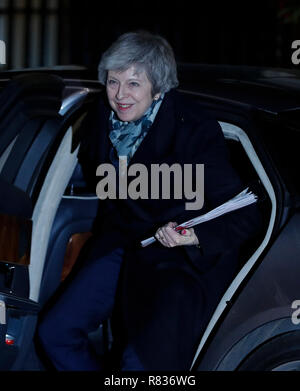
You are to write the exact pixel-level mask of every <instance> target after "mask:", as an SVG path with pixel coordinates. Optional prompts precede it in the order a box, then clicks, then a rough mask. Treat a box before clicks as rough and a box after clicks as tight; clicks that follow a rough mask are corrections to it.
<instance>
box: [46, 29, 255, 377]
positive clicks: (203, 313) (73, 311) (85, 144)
mask: <svg viewBox="0 0 300 391" xmlns="http://www.w3.org/2000/svg"><path fill="white" fill-rule="evenodd" d="M99 80H100V82H102V83H103V84H104V85H105V86H106V94H105V95H106V96H101V97H100V99H99V100H98V101H97V102H95V104H94V107H93V108H92V109H91V111H90V113H89V114H88V116H87V117H86V119H85V122H84V124H83V127H84V130H85V138H84V140H83V141H82V145H81V149H80V153H79V161H80V163H81V165H82V168H83V171H84V173H85V176H86V178H87V180H88V181H89V182H90V183H92V186H93V188H94V189H95V187H96V186H97V183H99V181H101V180H103V179H104V178H105V175H104V172H103V171H101V174H102V176H96V175H95V172H96V170H97V168H99V166H100V167H101V165H103V164H108V163H109V164H112V165H113V166H114V167H115V169H116V170H117V172H118V175H119V177H122V175H124V173H123V172H122V167H124V161H125V163H126V162H127V164H128V169H129V168H130V167H133V164H137V163H139V164H142V165H143V167H146V169H147V170H148V172H150V170H151V168H152V167H153V165H154V164H160V165H161V164H163V163H165V164H167V165H168V167H170V166H171V165H173V164H175V163H176V164H179V165H180V167H183V166H184V165H185V164H191V165H192V167H193V172H192V175H193V178H192V179H193V181H194V182H193V183H194V184H195V183H196V182H197V180H198V178H197V177H196V175H197V173H198V171H197V170H196V168H195V167H196V165H197V164H204V176H205V187H204V195H205V196H204V205H203V208H202V209H201V211H200V210H193V209H190V210H187V209H186V201H187V199H186V198H187V197H186V193H185V194H184V196H182V197H177V196H176V194H175V189H174V188H172V189H171V187H172V186H171V185H170V188H169V191H170V194H169V196H168V197H162V196H161V193H160V197H152V198H151V197H148V198H147V197H140V198H137V199H133V198H130V197H128V196H127V197H122V196H119V197H115V193H114V196H113V197H107V198H105V197H101V196H100V198H103V199H101V200H100V202H99V213H98V216H97V218H96V221H95V226H94V235H93V239H92V240H91V241H90V242H89V246H88V251H87V249H86V251H85V257H86V260H85V261H84V263H83V266H82V268H81V269H80V270H79V272H77V273H76V275H75V277H74V278H72V279H71V281H70V283H69V284H68V286H67V288H66V289H65V291H64V293H63V295H62V296H61V297H60V298H59V301H58V302H57V303H56V304H55V305H54V306H53V307H52V308H51V310H50V311H48V313H47V314H46V316H45V317H44V319H43V320H42V323H41V325H40V327H39V336H40V339H41V342H42V345H43V346H44V349H45V350H46V352H47V354H48V355H49V357H50V358H51V360H52V362H53V363H54V365H55V366H56V368H57V369H59V370H98V369H100V367H101V366H100V363H99V360H98V358H97V357H96V356H95V354H94V353H93V350H92V349H90V347H89V342H88V333H89V332H91V331H93V330H95V329H96V328H97V327H98V326H99V324H100V323H101V322H102V321H103V320H105V319H107V318H108V317H110V316H111V315H112V313H113V312H114V317H115V318H114V319H115V324H116V325H117V328H116V329H117V332H118V335H119V336H120V345H119V346H122V349H121V359H120V362H121V364H120V367H121V369H123V370H185V369H188V368H189V366H190V365H191V362H192V359H193V354H194V352H195V349H196V347H197V343H198V342H199V338H200V336H201V333H202V332H203V331H204V328H205V326H206V324H207V322H208V320H209V317H210V316H211V315H212V312H213V310H214V308H215V307H216V305H217V303H218V300H219V299H220V298H221V295H222V293H223V292H224V290H225V288H226V287H227V285H228V284H229V282H230V280H231V279H232V277H233V275H234V273H235V271H236V268H237V263H238V256H239V251H240V248H241V246H242V245H243V244H244V243H245V242H246V241H247V240H248V239H250V238H251V237H253V236H254V235H255V234H257V232H258V229H259V226H260V218H259V214H258V211H257V207H256V205H251V206H249V207H247V208H243V209H241V210H238V211H236V212H233V213H231V214H229V215H225V216H223V217H222V218H218V219H215V220H212V221H210V222H207V223H205V224H201V225H199V226H196V227H195V228H194V229H192V228H191V229H186V230H183V231H181V232H176V231H175V230H174V227H175V226H176V225H177V223H181V222H183V221H186V220H188V219H190V218H192V217H194V216H197V215H199V214H202V213H205V212H206V211H207V210H209V209H211V208H213V207H215V206H217V205H219V204H221V203H223V202H224V201H226V200H228V199H230V198H231V197H233V196H234V195H236V194H237V193H239V192H240V191H241V190H242V189H243V187H244V186H243V185H242V183H241V181H240V179H239V178H238V176H237V174H236V173H235V171H234V170H233V168H232V167H231V165H230V163H229V161H228V157H227V151H226V146H225V142H224V138H223V135H222V131H221V130H220V127H219V125H218V123H217V121H216V120H214V119H212V118H210V117H209V116H208V115H207V113H205V112H204V111H202V110H201V108H200V107H199V106H198V105H196V104H195V103H194V102H192V101H191V100H189V99H187V98H185V97H184V96H183V95H182V94H181V93H179V92H178V91H176V90H175V88H176V87H177V85H178V81H177V72H176V62H175V59H174V55H173V51H172V49H171V47H170V45H169V44H168V43H167V42H166V40H165V39H163V38H162V37H160V36H157V35H154V34H151V33H147V32H132V33H127V34H124V35H122V36H121V37H120V38H119V39H118V40H117V41H116V42H115V43H114V44H113V45H112V46H111V47H110V48H109V49H108V50H107V51H106V52H105V53H104V54H103V56H102V59H101V61H100V64H99ZM119 158H120V159H123V160H122V161H123V163H122V162H121V164H119ZM124 159H125V160H124ZM122 164H123V166H122ZM105 167H106V166H105ZM119 167H121V169H119ZM125 168H126V167H125ZM119 171H120V172H119ZM97 172H98V173H99V172H100V171H99V170H97ZM173 181H175V179H174V178H173ZM162 182H163V181H162V180H161V181H160V182H159V185H160V186H163V185H164V183H162ZM118 183H120V182H118V181H117V184H116V185H117V187H118ZM172 183H173V182H172ZM144 184H145V182H144ZM145 186H146V187H148V186H149V189H150V188H151V186H152V188H153V184H152V183H151V180H150V179H149V177H148V178H147V180H146V185H145ZM173 187H175V185H174V186H173ZM149 189H148V190H149ZM117 190H118V191H119V190H120V188H118V189H117ZM177 190H178V189H177ZM202 190H203V189H202ZM149 194H153V193H151V192H149ZM104 198H105V199H104ZM154 234H155V237H156V239H157V241H156V243H154V244H152V245H150V246H148V247H144V248H142V247H141V246H140V245H139V243H140V241H141V240H143V239H145V238H147V237H149V236H152V235H154ZM116 340H117V341H119V340H118V339H117V338H116Z"/></svg>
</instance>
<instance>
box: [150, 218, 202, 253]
mask: <svg viewBox="0 0 300 391" xmlns="http://www.w3.org/2000/svg"><path fill="white" fill-rule="evenodd" d="M177 225H178V224H177V223H176V222H169V223H168V224H166V225H164V226H163V227H161V228H159V229H158V230H157V231H156V234H155V237H156V239H157V240H158V241H159V242H160V243H161V244H162V245H163V246H165V247H175V246H183V245H191V244H197V243H198V239H197V237H196V235H195V232H194V229H193V228H190V229H187V228H183V229H182V230H181V231H180V232H176V231H175V230H174V228H175V227H176V226H177Z"/></svg>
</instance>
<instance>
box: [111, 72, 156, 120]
mask: <svg viewBox="0 0 300 391" xmlns="http://www.w3.org/2000/svg"><path fill="white" fill-rule="evenodd" d="M106 92H107V97H108V101H109V104H110V106H111V108H112V109H113V110H114V112H115V113H116V115H117V116H118V118H119V120H121V121H126V122H130V121H136V120H138V119H139V118H141V117H142V116H143V114H144V113H145V112H146V111H147V109H148V108H149V107H150V105H151V104H152V102H153V96H152V84H151V83H150V81H149V79H148V77H147V75H146V73H145V71H140V72H137V71H136V68H135V67H134V66H131V67H130V68H128V69H127V70H126V71H122V72H120V71H108V75H107V82H106Z"/></svg>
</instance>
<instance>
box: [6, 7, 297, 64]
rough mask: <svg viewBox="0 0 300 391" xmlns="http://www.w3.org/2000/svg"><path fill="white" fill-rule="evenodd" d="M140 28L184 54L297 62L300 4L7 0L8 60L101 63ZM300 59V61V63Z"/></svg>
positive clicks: (211, 60)
mask: <svg viewBox="0 0 300 391" xmlns="http://www.w3.org/2000/svg"><path fill="white" fill-rule="evenodd" d="M136 29H144V30H149V31H152V32H156V33H159V34H161V35H163V36H164V37H165V38H167V39H168V40H169V42H170V43H171V45H172V46H173V48H174V52H175V56H176V59H177V61H178V62H190V63H207V64H231V65H253V66H267V67H285V68H297V66H296V65H293V63H292V61H291V55H292V52H293V49H292V48H291V44H292V42H293V41H294V40H300V5H299V2H298V1H291V0H264V1H263V0H262V1H226V2H225V1H210V2H206V1H200V0H198V1H190V0H185V1H183V0H181V1H177V0H174V1H170V2H169V1H163V0H152V1H151V2H145V1H136V0H134V1H130V2H126V1H117V0H115V1H110V0H108V1H102V0H0V39H1V40H3V41H4V42H5V44H6V65H1V66H0V70H5V69H18V68H24V67H39V66H54V65H70V64H73V65H82V66H86V67H89V68H91V69H95V68H96V67H97V64H98V62H99V60H100V57H101V53H102V52H103V51H104V50H105V49H107V47H108V46H109V45H110V43H111V42H112V41H113V40H115V39H116V38H117V37H118V36H119V35H120V34H122V33H124V32H126V31H130V30H136ZM299 67H300V65H299Z"/></svg>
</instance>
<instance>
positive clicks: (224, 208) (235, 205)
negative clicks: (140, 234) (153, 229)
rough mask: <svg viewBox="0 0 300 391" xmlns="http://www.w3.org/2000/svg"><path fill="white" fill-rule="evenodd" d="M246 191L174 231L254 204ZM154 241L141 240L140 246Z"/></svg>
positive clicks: (252, 195)
mask: <svg viewBox="0 0 300 391" xmlns="http://www.w3.org/2000/svg"><path fill="white" fill-rule="evenodd" d="M248 190H249V188H247V189H245V190H243V191H242V192H241V193H239V194H238V195H236V196H235V197H233V198H231V199H230V200H229V201H227V202H225V203H224V204H222V205H220V206H218V207H217V208H215V209H213V210H211V211H210V212H208V213H205V214H204V215H200V216H198V217H195V218H193V219H191V220H189V221H186V222H185V223H182V224H180V225H178V226H177V227H176V228H175V230H177V231H179V230H181V229H182V228H191V227H193V226H194V225H197V224H201V223H204V222H205V221H208V220H212V219H215V218H216V217H219V216H221V215H223V214H226V213H228V212H231V211H233V210H236V209H240V208H243V207H244V206H247V205H250V204H253V203H254V202H256V201H257V196H256V195H255V194H253V193H252V192H251V191H248ZM155 241H156V238H155V237H154V236H152V237H151V238H148V239H145V240H142V241H141V245H142V247H146V246H148V245H149V244H151V243H154V242H155Z"/></svg>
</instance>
